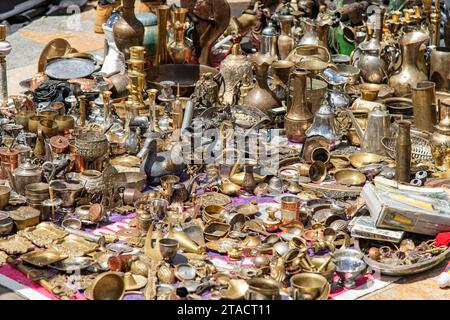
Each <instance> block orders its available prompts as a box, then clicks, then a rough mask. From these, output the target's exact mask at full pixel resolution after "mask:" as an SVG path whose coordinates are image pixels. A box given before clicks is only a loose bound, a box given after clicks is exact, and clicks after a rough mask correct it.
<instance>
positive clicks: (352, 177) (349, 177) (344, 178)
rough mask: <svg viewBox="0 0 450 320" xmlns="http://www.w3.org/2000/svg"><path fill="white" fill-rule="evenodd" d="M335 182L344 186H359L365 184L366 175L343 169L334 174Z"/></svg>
mask: <svg viewBox="0 0 450 320" xmlns="http://www.w3.org/2000/svg"><path fill="white" fill-rule="evenodd" d="M334 178H335V179H336V182H337V183H339V184H343V185H346V186H360V185H363V184H364V183H365V182H366V175H365V174H363V173H361V172H360V171H358V170H354V169H344V170H339V171H337V172H336V173H335V174H334Z"/></svg>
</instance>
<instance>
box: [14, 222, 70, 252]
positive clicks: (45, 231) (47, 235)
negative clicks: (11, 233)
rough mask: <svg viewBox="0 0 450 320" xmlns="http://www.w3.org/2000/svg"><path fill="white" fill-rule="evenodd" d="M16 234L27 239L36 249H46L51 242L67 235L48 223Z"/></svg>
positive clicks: (62, 230)
mask: <svg viewBox="0 0 450 320" xmlns="http://www.w3.org/2000/svg"><path fill="white" fill-rule="evenodd" d="M18 234H20V235H21V236H23V237H25V238H27V239H28V240H30V241H31V242H33V243H34V244H35V245H37V246H38V247H48V245H50V244H51V243H52V242H53V241H55V240H59V239H62V238H64V237H65V236H67V235H68V233H67V232H66V231H64V229H62V228H59V227H57V226H56V225H54V224H53V223H49V222H42V223H40V224H38V225H37V226H35V227H30V228H27V229H25V230H22V231H19V233H18Z"/></svg>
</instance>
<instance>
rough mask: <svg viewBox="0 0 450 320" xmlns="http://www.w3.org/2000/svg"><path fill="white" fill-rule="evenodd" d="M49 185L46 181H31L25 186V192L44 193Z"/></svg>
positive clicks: (32, 193)
mask: <svg viewBox="0 0 450 320" xmlns="http://www.w3.org/2000/svg"><path fill="white" fill-rule="evenodd" d="M48 190H49V185H48V184H47V183H41V182H39V183H31V184H29V185H27V186H26V187H25V192H26V193H27V194H29V195H38V194H46V193H48V192H49V191H48Z"/></svg>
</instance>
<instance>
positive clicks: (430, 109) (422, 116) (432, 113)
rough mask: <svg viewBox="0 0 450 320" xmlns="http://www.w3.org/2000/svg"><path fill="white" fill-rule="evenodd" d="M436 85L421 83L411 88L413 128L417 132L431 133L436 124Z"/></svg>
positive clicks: (429, 82) (427, 82)
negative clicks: (417, 130)
mask: <svg viewBox="0 0 450 320" xmlns="http://www.w3.org/2000/svg"><path fill="white" fill-rule="evenodd" d="M435 87H436V84H435V83H434V82H431V81H421V82H418V83H417V84H416V85H413V86H412V101H413V112H414V119H416V121H415V123H414V126H415V127H416V128H417V129H419V130H424V131H428V132H433V128H434V126H435V125H436V124H437V122H438V121H437V118H438V116H437V111H436V103H435V101H436V91H435Z"/></svg>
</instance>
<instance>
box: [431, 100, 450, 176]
mask: <svg viewBox="0 0 450 320" xmlns="http://www.w3.org/2000/svg"><path fill="white" fill-rule="evenodd" d="M440 109H441V114H445V115H446V116H445V117H444V118H443V119H442V120H441V122H439V124H438V125H437V126H436V127H435V129H436V131H435V132H434V133H433V136H432V139H431V152H432V155H433V157H434V159H435V161H436V165H437V166H438V168H441V169H442V170H444V171H447V170H449V169H450V156H449V154H450V152H449V150H450V99H446V100H443V101H441V103H440Z"/></svg>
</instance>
